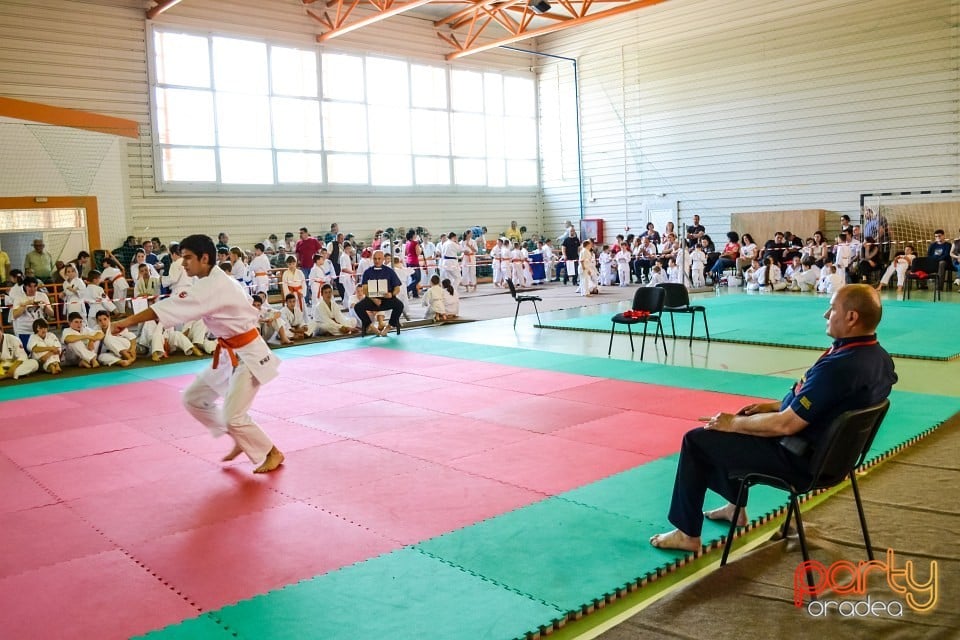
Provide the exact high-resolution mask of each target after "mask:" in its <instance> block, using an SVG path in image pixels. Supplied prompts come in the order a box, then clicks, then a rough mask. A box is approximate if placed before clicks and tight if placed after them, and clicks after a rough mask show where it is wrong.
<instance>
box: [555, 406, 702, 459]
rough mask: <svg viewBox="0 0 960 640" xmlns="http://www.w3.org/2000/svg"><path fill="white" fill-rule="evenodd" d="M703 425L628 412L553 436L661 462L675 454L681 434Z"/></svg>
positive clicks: (565, 430) (690, 421)
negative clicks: (661, 459) (628, 452)
mask: <svg viewBox="0 0 960 640" xmlns="http://www.w3.org/2000/svg"><path fill="white" fill-rule="evenodd" d="M702 425H703V423H702V422H698V421H696V420H687V419H685V418H668V417H665V416H658V415H653V414H649V413H641V412H639V411H627V412H624V413H620V414H617V415H615V416H608V417H606V418H600V419H599V420H593V421H591V422H585V423H583V424H578V425H574V426H572V427H566V428H565V429H560V430H558V431H554V432H553V435H555V436H557V437H558V438H565V439H567V440H575V441H577V442H589V443H590V444H597V445H602V446H605V447H611V448H614V449H621V450H623V451H633V452H634V453H641V454H643V455H646V456H650V457H652V458H662V457H664V456H668V455H671V454H673V453H676V452H677V449H678V444H679V442H680V441H681V440H682V439H683V434H685V433H686V432H687V431H689V430H690V429H693V428H694V427H699V426H702Z"/></svg>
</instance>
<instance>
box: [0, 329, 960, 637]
mask: <svg viewBox="0 0 960 640" xmlns="http://www.w3.org/2000/svg"><path fill="white" fill-rule="evenodd" d="M465 346H468V347H469V348H464V347H465ZM285 355H286V358H287V359H286V360H285V361H284V363H283V365H282V369H281V372H282V373H281V378H280V379H279V380H277V381H275V382H273V383H271V384H270V385H267V386H266V387H264V389H263V390H262V392H261V393H260V394H259V395H258V397H257V400H256V402H255V404H254V414H255V417H256V418H257V420H258V421H259V422H260V423H261V424H262V425H263V427H264V428H265V430H266V431H267V432H268V433H270V434H271V435H272V436H273V437H274V439H275V440H276V442H277V444H278V445H279V446H280V447H281V448H282V449H283V450H284V452H285V453H286V454H287V462H286V464H285V465H284V467H283V468H281V469H280V470H279V471H277V472H275V473H273V474H268V475H266V476H254V475H252V474H251V473H250V464H249V463H247V462H244V461H235V462H233V463H229V464H223V463H221V462H219V456H220V455H222V454H223V453H224V451H225V450H226V449H227V448H229V447H228V445H227V444H226V443H224V441H223V440H213V439H211V438H209V436H208V435H207V434H206V433H205V432H204V430H203V429H202V427H200V425H198V424H196V423H195V422H194V421H193V420H192V419H191V418H190V417H189V416H188V415H187V414H186V412H185V411H184V410H183V409H182V408H181V406H180V404H179V394H180V391H181V389H182V388H183V387H185V386H186V385H187V384H188V383H189V381H190V380H191V379H192V376H191V375H189V373H190V372H191V371H193V370H196V368H197V366H201V365H193V364H191V366H190V367H185V366H181V365H170V366H169V367H164V366H160V367H156V368H150V369H143V370H137V371H135V372H116V373H113V372H111V373H106V374H101V375H98V376H91V379H96V380H97V381H99V382H101V383H102V384H101V385H99V386H90V385H86V384H85V385H84V386H82V387H81V388H79V389H78V390H76V391H73V392H68V393H63V392H62V391H63V390H62V389H59V388H58V387H57V382H46V381H44V382H35V383H31V384H23V385H20V386H19V387H18V389H19V391H20V395H21V399H19V400H11V401H8V402H4V403H3V404H0V411H3V415H4V416H5V418H6V419H5V420H4V423H3V425H2V426H0V480H2V481H3V482H4V486H5V488H6V491H5V492H3V494H2V496H3V497H2V498H0V514H2V516H0V517H2V518H3V522H4V525H3V527H2V528H0V598H2V600H3V602H4V603H6V606H5V607H3V609H2V610H0V624H2V625H3V628H4V634H5V635H6V634H9V637H13V638H19V637H77V638H91V637H96V638H124V637H129V636H133V635H137V634H146V637H149V638H164V639H167V638H221V637H222V638H228V637H239V638H254V637H261V636H263V635H264V633H269V634H270V635H271V636H274V637H278V638H298V639H299V638H306V637H318V638H351V639H355V638H365V637H389V638H391V639H394V638H407V637H409V638H417V639H420V638H449V637H452V636H454V635H464V634H466V635H467V636H468V637H470V638H513V637H523V636H525V635H527V634H530V633H536V632H538V631H539V630H541V629H544V628H550V627H551V626H552V625H554V624H557V623H558V622H559V621H562V620H564V619H567V618H568V617H569V616H571V615H578V614H579V612H580V611H581V610H583V608H584V607H589V606H591V605H592V604H593V603H596V602H597V601H599V600H602V599H603V598H604V597H605V595H607V594H610V593H615V592H617V591H618V590H620V589H623V588H624V587H626V586H628V585H635V584H636V583H638V582H639V581H641V580H645V579H647V578H649V577H651V576H656V575H657V574H659V573H663V572H666V571H669V570H671V569H672V568H675V567H676V566H678V565H679V564H680V563H683V562H685V561H686V559H687V558H688V557H689V554H684V553H681V552H672V551H662V550H657V549H654V548H652V547H650V546H649V544H647V542H646V540H647V538H648V537H649V536H650V535H651V534H653V533H655V532H657V531H661V530H663V529H665V528H668V526H669V525H668V524H667V523H666V519H665V513H666V508H667V501H668V500H669V494H670V488H671V486H672V482H673V475H674V471H675V466H676V452H677V450H678V447H679V442H680V437H681V435H682V433H683V432H684V431H686V430H687V429H689V428H691V427H694V426H696V425H697V424H699V423H698V421H697V417H698V416H699V415H701V414H703V413H704V412H709V411H717V410H732V409H736V408H738V407H740V406H742V405H743V404H745V403H748V402H752V401H755V400H756V399H757V398H762V397H778V396H780V395H781V394H782V393H783V392H784V391H785V389H786V386H787V385H788V384H789V381H785V380H784V379H777V378H766V377H763V376H749V375H742V374H732V373H727V372H712V371H705V370H696V369H685V368H682V367H665V366H660V365H650V364H645V363H629V362H615V361H609V360H606V359H601V358H589V357H571V356H566V355H562V354H550V353H543V352H537V351H527V350H522V349H503V348H492V347H484V346H478V345H463V344H461V343H455V342H448V341H444V340H435V339H423V338H414V337H411V336H401V337H400V338H390V339H385V340H377V339H367V340H354V341H348V342H345V343H343V344H338V343H327V344H324V345H308V346H305V347H303V348H300V347H295V348H293V349H290V350H287V351H286V352H285ZM305 356H311V357H305ZM163 372H166V373H167V374H168V375H167V376H166V377H164V376H163V375H162V373H163ZM134 374H136V375H134ZM719 374H722V375H719ZM148 378H149V379H148ZM75 380H78V381H79V380H83V379H79V378H78V379H75ZM65 382H66V381H65ZM744 389H750V390H751V393H754V394H756V397H753V396H746V395H738V394H737V391H738V390H740V391H742V390H744ZM5 391H6V390H5ZM958 410H960V399H957V398H942V397H936V396H925V395H920V394H909V393H899V392H895V393H894V397H893V402H892V409H891V411H890V414H889V416H888V418H887V421H886V423H885V426H884V429H883V430H881V432H880V437H878V439H877V441H876V442H875V444H874V451H873V454H872V455H874V456H881V455H883V454H884V453H885V452H888V451H890V450H893V449H895V448H897V447H901V446H903V444H904V443H905V442H908V441H910V440H911V439H913V438H916V437H918V436H919V435H921V434H923V433H924V432H926V431H928V430H929V429H932V428H934V427H935V426H936V425H937V424H939V423H940V422H942V421H944V420H945V419H947V418H948V417H949V416H951V415H953V414H954V413H956V412H957V411H958ZM713 498H714V500H713V501H712V502H710V503H709V504H708V507H712V506H717V505H719V504H720V499H719V498H718V497H716V496H713ZM783 502H784V498H783V495H782V494H779V493H777V492H775V491H773V490H763V489H757V490H755V491H754V492H752V493H751V503H750V514H751V517H752V518H757V519H763V518H765V517H767V515H768V514H772V513H775V512H777V511H778V510H779V509H780V508H781V507H782V504H783ZM725 533H726V529H725V527H723V526H721V525H720V524H717V523H712V522H707V523H706V524H705V529H704V539H705V541H708V540H710V541H714V540H718V539H719V538H720V537H722V536H723V535H725Z"/></svg>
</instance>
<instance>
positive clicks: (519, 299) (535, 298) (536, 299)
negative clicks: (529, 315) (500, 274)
mask: <svg viewBox="0 0 960 640" xmlns="http://www.w3.org/2000/svg"><path fill="white" fill-rule="evenodd" d="M507 285H509V287H510V295H512V296H513V299H514V300H516V301H517V310H516V311H514V312H513V328H514V329H516V328H517V316H518V315H519V314H520V305H521V304H522V303H524V302H532V303H533V310H534V311H536V312H537V324H540V310H539V309H537V303H538V302H543V298H541V297H540V296H521V295H517V288H516V287H515V286H513V280H511V279H510V278H507Z"/></svg>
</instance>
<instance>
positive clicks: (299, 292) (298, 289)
mask: <svg viewBox="0 0 960 640" xmlns="http://www.w3.org/2000/svg"><path fill="white" fill-rule="evenodd" d="M287 289H290V292H291V293H293V294H294V295H296V296H297V304H298V305H299V306H300V311H303V310H304V309H303V287H295V286H293V285H289V284H288V285H287Z"/></svg>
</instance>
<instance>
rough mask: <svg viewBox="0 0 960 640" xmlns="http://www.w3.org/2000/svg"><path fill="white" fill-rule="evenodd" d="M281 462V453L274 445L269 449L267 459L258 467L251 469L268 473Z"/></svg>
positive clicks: (255, 471)
mask: <svg viewBox="0 0 960 640" xmlns="http://www.w3.org/2000/svg"><path fill="white" fill-rule="evenodd" d="M281 464H283V454H282V453H280V450H279V449H277V448H276V447H274V448H272V449H270V453H268V454H267V459H266V460H264V461H263V464H261V465H260V466H259V467H257V468H256V469H254V470H253V472H254V473H270V472H271V471H273V470H274V469H276V468H277V467H279V466H280V465H281Z"/></svg>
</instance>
